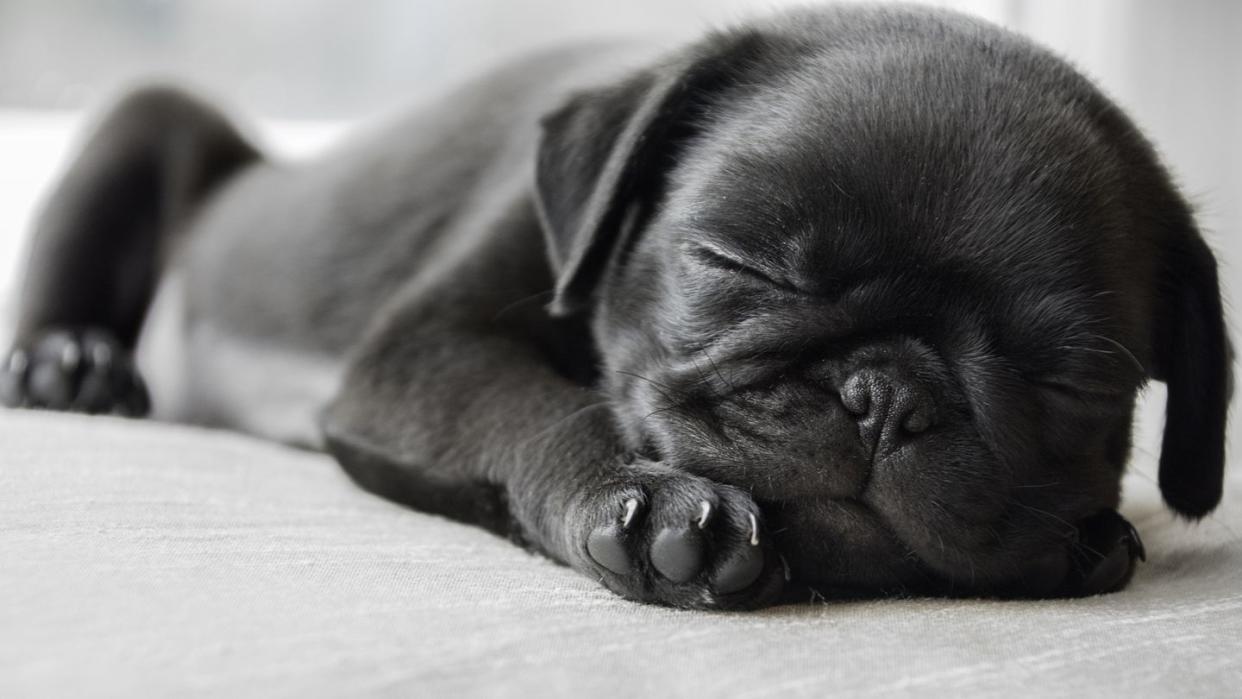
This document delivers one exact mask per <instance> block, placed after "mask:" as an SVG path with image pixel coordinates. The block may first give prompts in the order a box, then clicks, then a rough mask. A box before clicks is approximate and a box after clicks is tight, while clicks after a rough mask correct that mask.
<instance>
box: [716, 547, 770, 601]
mask: <svg viewBox="0 0 1242 699" xmlns="http://www.w3.org/2000/svg"><path fill="white" fill-rule="evenodd" d="M763 563H764V558H763V549H761V548H759V547H758V546H744V547H742V548H741V549H739V550H738V551H737V552H736V553H734V554H733V555H732V556H730V557H729V558H728V559H726V560H725V561H724V563H722V564H721V565H720V568H719V570H717V571H716V573H715V575H713V576H712V589H713V590H715V591H716V592H717V593H718V594H721V595H729V594H733V593H734V592H741V591H742V590H745V589H746V588H748V587H750V586H751V585H753V584H754V582H755V581H756V580H758V579H759V576H760V575H761V574H762V573H763Z"/></svg>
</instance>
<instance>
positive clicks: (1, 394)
mask: <svg viewBox="0 0 1242 699" xmlns="http://www.w3.org/2000/svg"><path fill="white" fill-rule="evenodd" d="M0 403H2V404H3V405H5V406H8V407H10V408H43V409H47V410H64V411H72V412H81V413H116V414H120V415H130V416H140V415H144V414H146V413H147V412H148V410H149V409H150V400H149V398H148V395H147V389H146V386H145V385H144V383H143V381H142V378H141V377H140V376H139V375H138V371H137V369H135V368H134V364H133V361H132V359H131V358H130V353H129V351H128V350H127V349H125V348H124V347H123V346H122V345H121V344H120V343H119V342H118V341H117V340H116V338H114V337H113V336H112V335H111V333H108V332H107V331H106V330H100V329H94V328H89V329H76V328H75V329H69V328H57V329H52V330H48V331H45V332H41V333H38V334H36V335H34V336H33V337H31V338H29V339H28V340H26V341H24V342H19V343H18V344H17V345H16V346H15V347H14V348H13V349H12V350H11V351H10V352H9V354H8V356H7V357H6V358H5V359H4V362H3V364H0Z"/></svg>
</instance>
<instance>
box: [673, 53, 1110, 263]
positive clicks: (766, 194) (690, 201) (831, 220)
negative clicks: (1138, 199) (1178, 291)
mask: <svg viewBox="0 0 1242 699" xmlns="http://www.w3.org/2000/svg"><path fill="white" fill-rule="evenodd" d="M875 71H876V72H875V74H874V75H870V76H868V75H866V74H863V75H858V74H857V73H858V71H857V70H855V71H854V74H853V75H852V76H851V79H850V80H848V81H847V80H844V79H838V78H836V77H834V76H835V73H834V72H833V66H832V65H825V64H823V63H812V64H811V65H804V66H802V67H801V68H800V69H799V70H796V71H793V72H792V73H790V74H785V75H780V76H776V77H775V78H774V79H773V80H772V82H771V84H766V85H764V86H762V87H754V88H752V89H751V91H749V92H746V93H742V94H735V95H732V96H731V97H730V98H729V100H728V101H727V103H720V104H717V105H715V106H714V107H713V108H712V109H711V110H710V113H711V115H712V119H711V120H710V122H709V123H708V125H707V126H706V128H704V129H703V130H702V131H701V132H700V133H699V134H698V136H697V137H696V138H695V139H693V141H692V143H691V144H690V145H689V147H688V149H687V151H686V152H685V154H684V156H683V157H682V158H680V166H679V167H678V168H677V169H676V171H675V172H674V176H673V177H672V179H671V184H672V190H671V192H670V193H669V197H670V201H671V202H672V203H673V204H674V206H672V207H670V208H669V210H670V211H672V212H674V213H675V214H676V220H673V221H671V223H672V224H673V227H675V228H679V229H685V230H687V231H689V232H691V233H695V234H704V235H710V236H718V237H720V238H721V239H722V240H723V241H724V242H726V243H731V244H735V245H740V246H743V247H744V248H745V249H746V250H747V251H748V252H750V253H753V254H758V255H774V256H776V255H786V256H787V255H789V254H791V253H793V254H796V255H797V256H798V257H799V258H800V259H802V260H803V261H804V262H805V263H807V264H809V265H811V266H813V267H814V268H816V269H818V270H824V269H825V268H828V267H837V268H842V269H853V270H859V269H863V268H866V267H868V266H869V265H872V264H874V263H876V261H877V260H884V261H888V262H892V263H900V264H908V263H910V262H917V261H918V260H919V259H936V260H941V261H944V260H953V259H961V260H968V261H970V262H974V263H980V264H990V265H993V266H997V267H999V266H1004V267H1006V268H1010V269H1012V270H1014V271H1022V270H1024V269H1028V268H1030V269H1032V270H1033V271H1036V272H1038V273H1040V274H1041V275H1044V276H1052V277H1057V276H1060V274H1061V273H1062V272H1065V273H1068V274H1074V273H1076V271H1079V270H1081V269H1082V268H1083V267H1084V266H1090V265H1091V264H1093V263H1094V261H1095V260H1096V259H1097V258H1098V257H1099V256H1100V254H1101V251H1100V250H1099V249H1098V248H1099V246H1100V243H1101V242H1102V241H1105V240H1108V239H1110V238H1113V239H1119V238H1122V236H1119V235H1115V233H1116V232H1118V231H1124V230H1125V229H1126V228H1127V226H1128V224H1129V221H1127V220H1126V216H1127V210H1126V208H1125V207H1124V206H1118V205H1117V201H1118V200H1119V199H1120V198H1121V196H1120V194H1121V192H1122V189H1123V184H1122V179H1121V174H1122V172H1121V168H1120V167H1119V165H1118V163H1117V162H1116V161H1115V158H1114V156H1113V154H1112V150H1111V149H1110V148H1109V146H1108V144H1107V143H1104V142H1103V139H1102V137H1101V136H1100V135H1099V134H1098V129H1096V127H1095V126H1094V125H1093V123H1092V121H1091V120H1090V118H1089V115H1087V114H1086V113H1085V111H1084V112H1083V113H1081V114H1080V113H1078V112H1076V111H1074V110H1073V109H1067V108H1066V107H1065V105H1064V103H1063V100H1058V99H1057V96H1056V95H1051V96H1039V95H1031V94H1028V93H1029V91H1030V90H1029V89H1028V88H1024V87H1023V86H1021V85H983V86H981V85H977V84H976V83H974V82H970V81H963V82H962V83H961V84H953V85H952V86H951V87H952V89H951V90H950V89H949V87H950V86H946V85H944V84H942V83H944V81H945V80H948V79H951V78H946V77H944V76H939V75H936V74H935V73H934V71H931V72H929V74H928V75H926V76H924V77H922V78H921V79H920V78H917V77H913V78H912V77H911V76H908V75H907V76H902V78H901V80H897V79H896V78H894V77H893V76H891V75H887V74H886V73H885V72H884V70H883V69H882V68H881V69H875ZM869 78H870V80H869ZM1120 242H1124V241H1120ZM1110 245H1111V246H1113V248H1115V246H1116V245H1117V242H1110ZM1118 252H1119V251H1118V250H1116V249H1109V250H1107V251H1106V254H1108V255H1116V254H1118Z"/></svg>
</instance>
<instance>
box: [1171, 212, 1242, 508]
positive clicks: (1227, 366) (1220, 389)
mask: <svg viewBox="0 0 1242 699" xmlns="http://www.w3.org/2000/svg"><path fill="white" fill-rule="evenodd" d="M1177 219H1178V220H1177V221H1176V224H1177V225H1175V226H1174V230H1175V231H1176V232H1175V234H1174V235H1173V236H1171V240H1170V241H1169V242H1168V243H1167V244H1166V245H1165V249H1164V254H1163V259H1162V260H1161V271H1160V274H1161V277H1160V279H1161V286H1160V288H1159V289H1158V290H1157V293H1158V297H1157V303H1158V304H1159V305H1160V306H1159V308H1160V310H1159V312H1158V313H1157V315H1156V327H1155V338H1154V343H1153V349H1154V357H1153V358H1154V360H1155V362H1154V367H1153V372H1152V373H1153V375H1154V376H1155V378H1157V379H1160V380H1162V381H1164V382H1165V383H1166V384H1167V385H1168V402H1167V405H1166V408H1165V424H1164V443H1163V445H1162V446H1161V449H1160V491H1161V493H1162V494H1163V495H1164V501H1165V503H1166V504H1167V505H1168V506H1169V507H1170V508H1172V509H1173V510H1175V511H1176V512H1178V513H1179V514H1182V515H1184V516H1186V517H1192V518H1198V517H1202V516H1204V515H1206V514H1207V513H1209V512H1211V511H1212V509H1213V508H1215V507H1216V505H1217V503H1219V502H1220V496H1221V488H1222V485H1223V478H1224V470H1225V431H1226V421H1227V416H1228V410H1229V399H1230V397H1231V395H1232V393H1233V376H1232V368H1231V365H1232V360H1233V352H1232V351H1231V349H1230V346H1229V338H1228V335H1227V333H1226V331H1225V321H1224V315H1223V311H1222V308H1221V299H1220V287H1219V284H1218V282H1217V277H1216V259H1215V258H1214V257H1213V256H1212V251H1211V250H1209V249H1208V246H1207V244H1206V243H1205V242H1204V241H1203V238H1202V237H1200V235H1199V232H1198V230H1197V229H1196V228H1195V225H1194V221H1193V219H1192V218H1191V215H1190V213H1189V211H1180V212H1178V214H1177Z"/></svg>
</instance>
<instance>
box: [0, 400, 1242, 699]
mask: <svg viewBox="0 0 1242 699" xmlns="http://www.w3.org/2000/svg"><path fill="white" fill-rule="evenodd" d="M0 450H2V451H0V696H3V697H24V696H40V697H42V696H66V697H67V696H117V697H134V696H153V695H167V696H182V695H200V696H230V697H232V696H262V697H270V696H292V695H309V696H362V695H396V696H424V697H440V696H458V695H469V696H515V697H519V696H520V697H534V696H547V695H549V694H559V695H568V696H587V697H608V696H639V697H642V696H675V695H680V696H694V697H723V696H743V697H779V698H783V697H790V696H798V697H801V696H807V697H822V696H829V695H830V693H838V692H848V693H849V694H852V695H858V696H873V695H891V694H911V695H919V696H926V695H928V694H935V695H957V694H959V693H961V692H971V693H977V694H981V695H995V696H1002V695H1004V696H1010V695H1011V694H1013V693H1014V692H1018V693H1020V694H1021V695H1049V696H1052V695H1059V696H1143V697H1146V696H1179V697H1181V696H1237V693H1238V688H1239V682H1240V681H1242V592H1240V591H1239V587H1240V584H1239V581H1240V580H1242V540H1240V539H1239V535H1238V532H1242V508H1239V507H1238V503H1240V502H1242V478H1240V477H1239V472H1238V470H1237V469H1235V470H1234V471H1233V473H1232V475H1231V479H1230V481H1229V484H1228V487H1227V490H1226V495H1225V499H1226V504H1225V506H1224V507H1223V508H1222V509H1221V510H1220V511H1219V512H1218V514H1216V515H1215V516H1213V517H1212V518H1210V519H1208V520H1205V521H1204V522H1202V523H1200V524H1198V525H1196V526H1188V525H1186V524H1184V523H1181V522H1177V521H1175V520H1174V519H1173V518H1172V517H1171V516H1169V515H1168V514H1167V513H1166V512H1165V511H1164V510H1163V509H1162V508H1161V506H1160V504H1159V502H1158V496H1157V494H1156V492H1155V487H1154V485H1153V484H1152V483H1151V482H1150V480H1149V479H1148V478H1147V477H1144V476H1137V475H1136V476H1135V477H1132V478H1131V479H1130V480H1129V481H1128V482H1127V498H1126V506H1125V508H1124V511H1125V513H1126V515H1127V516H1129V517H1130V518H1131V519H1132V520H1133V521H1134V523H1135V524H1136V525H1137V526H1138V528H1139V529H1140V530H1141V531H1142V533H1143V537H1144V539H1145V540H1146V543H1147V549H1148V552H1149V554H1150V555H1149V562H1148V563H1147V564H1145V565H1142V566H1141V567H1140V568H1139V570H1138V573H1137V574H1136V576H1135V578H1134V582H1133V584H1132V585H1131V587H1130V588H1129V589H1127V590H1126V591H1124V592H1121V593H1118V594H1113V595H1107V596H1102V597H1097V598H1091V599H1081V600H1069V601H1049V602H1003V601H992V600H979V601H971V600H966V601H962V600H956V601H949V600H938V599H928V600H924V599H916V600H887V601H864V602H848V603H841V602H837V603H829V604H807V605H795V606H785V607H778V608H775V609H770V610H766V611H760V612H752V613H701V612H678V611H672V610H667V609H661V608H656V607H650V606H643V605H638V604H634V603H630V602H626V601H623V600H620V599H618V598H615V597H613V596H612V595H611V594H610V593H608V592H607V591H605V590H604V589H603V588H602V587H600V586H598V585H597V584H595V583H594V582H593V581H591V580H588V579H586V578H584V577H581V576H579V575H578V574H576V573H574V572H572V571H570V570H568V569H565V568H561V567H558V566H556V565H554V564H552V563H549V562H547V561H545V560H543V559H541V558H538V557H535V556H532V555H529V554H527V553H524V552H523V551H521V550H519V549H517V548H515V547H513V546H511V545H510V544H509V543H507V542H505V541H503V540H501V539H498V538H496V537H493V536H491V535H489V534H486V533H484V532H482V531H479V530H475V529H472V528H469V527H465V526H460V525H457V524H454V523H451V522H448V521H445V520H442V519H439V518H436V517H432V516H428V515H424V514H420V513H416V512H410V511H406V510H404V509H402V508H399V507H397V506H395V505H391V504H389V503H387V502H384V501H381V500H379V499H377V498H373V497H371V496H369V495H366V494H364V493H362V492H359V491H357V490H356V489H354V488H353V487H352V486H351V484H350V483H349V482H348V480H347V479H346V478H345V477H344V476H343V475H342V474H341V473H340V472H338V470H337V469H336V467H335V466H334V464H333V463H332V462H331V460H330V459H328V458H327V457H325V456H322V455H317V454H311V453H305V452H299V451H294V450H290V449H286V448H283V447H279V446H274V445H271V444H267V443H263V442H259V441H256V440H251V439H249V438H245V437H241V436H236V435H231V434H225V433H218V432H210V431H206V430H198V429H193V428H186V427H179V426H172V425H165V424H159V423H154V422H138V421H123V420H119V419H113V418H87V417H78V416H67V415H59V414H49V413H34V412H25V411H7V412H3V411H0ZM1144 470H1146V469H1144Z"/></svg>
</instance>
